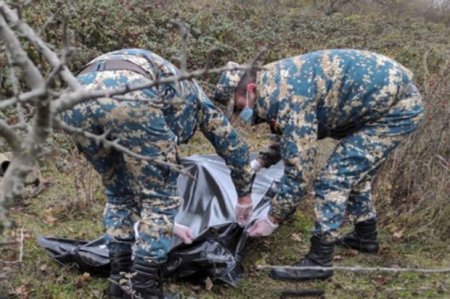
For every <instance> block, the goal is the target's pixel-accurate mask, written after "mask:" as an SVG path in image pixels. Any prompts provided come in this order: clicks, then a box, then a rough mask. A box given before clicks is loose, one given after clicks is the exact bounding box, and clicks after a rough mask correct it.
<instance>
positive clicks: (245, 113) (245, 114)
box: [239, 91, 253, 123]
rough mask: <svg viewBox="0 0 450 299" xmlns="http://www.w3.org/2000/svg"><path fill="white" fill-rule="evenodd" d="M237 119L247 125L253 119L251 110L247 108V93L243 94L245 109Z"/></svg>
mask: <svg viewBox="0 0 450 299" xmlns="http://www.w3.org/2000/svg"><path fill="white" fill-rule="evenodd" d="M239 118H240V119H241V120H242V121H244V122H246V123H249V122H250V121H251V120H252V118H253V109H252V108H250V107H249V106H248V91H247V92H246V93H245V107H244V109H242V111H241V113H239Z"/></svg>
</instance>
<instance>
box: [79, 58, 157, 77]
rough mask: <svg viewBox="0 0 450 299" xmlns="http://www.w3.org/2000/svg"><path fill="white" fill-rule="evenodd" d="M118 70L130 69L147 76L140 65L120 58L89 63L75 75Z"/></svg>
mask: <svg viewBox="0 0 450 299" xmlns="http://www.w3.org/2000/svg"><path fill="white" fill-rule="evenodd" d="M118 70H127V71H132V72H135V73H138V74H141V75H143V76H145V77H149V74H148V72H146V71H145V70H144V69H143V68H142V67H140V66H139V65H137V64H135V63H132V62H129V61H127V60H122V59H110V60H101V61H97V62H94V63H91V64H89V65H87V66H86V67H84V68H83V69H82V70H81V71H79V72H78V73H77V75H83V74H87V73H92V72H101V71H118Z"/></svg>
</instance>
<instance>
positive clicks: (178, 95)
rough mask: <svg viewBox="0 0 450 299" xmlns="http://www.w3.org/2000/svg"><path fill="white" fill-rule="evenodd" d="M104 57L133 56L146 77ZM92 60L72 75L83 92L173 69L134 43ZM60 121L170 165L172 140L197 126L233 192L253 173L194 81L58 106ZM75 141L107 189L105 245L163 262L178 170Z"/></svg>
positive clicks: (243, 189)
mask: <svg viewBox="0 0 450 299" xmlns="http://www.w3.org/2000/svg"><path fill="white" fill-rule="evenodd" d="M108 60H120V61H128V62H132V63H133V64H135V65H136V66H137V67H140V68H141V69H142V70H143V71H145V74H146V75H144V74H142V73H139V72H136V71H132V70H126V69H123V70H122V69H117V70H104V69H103V68H102V65H104V63H105V61H108ZM92 64H96V67H95V70H96V71H92V72H87V73H81V74H80V75H79V76H78V79H79V81H80V82H81V83H82V84H83V85H84V86H85V88H86V89H88V90H92V89H115V88H118V87H123V86H126V85H127V86H135V85H140V84H146V83H150V82H152V80H154V79H157V78H161V79H163V78H165V77H168V76H173V75H178V74H179V70H178V69H177V68H176V67H175V66H174V65H172V64H171V63H169V62H168V61H166V60H164V59H163V58H161V57H159V56H157V55H155V54H154V53H151V52H149V51H145V50H140V49H128V50H119V51H115V52H111V53H107V54H105V55H102V56H100V57H98V58H96V59H94V60H93V61H91V62H90V63H89V64H88V66H89V65H92ZM64 121H65V122H67V123H68V124H70V125H72V126H75V127H78V128H83V129H85V130H87V131H89V132H91V133H94V134H97V135H101V134H107V138H108V139H109V140H118V142H119V144H120V145H122V146H124V147H126V148H128V149H130V150H132V151H133V152H135V153H137V154H140V155H143V156H147V157H152V158H155V159H158V160H160V161H163V162H171V163H177V162H178V158H177V144H180V143H183V142H187V141H188V140H189V139H190V138H191V137H192V136H193V134H194V133H195V130H196V128H197V127H199V128H200V129H201V130H202V132H203V134H204V135H205V136H206V137H207V138H208V139H209V141H210V142H211V143H212V144H213V145H214V147H215V149H216V151H217V153H218V154H219V155H220V156H222V157H223V158H224V159H225V161H226V163H227V165H228V166H229V168H230V169H231V176H232V179H233V182H234V184H235V186H236V189H237V193H238V195H239V196H243V195H247V194H249V193H250V192H251V190H250V189H251V181H252V178H253V172H252V170H251V167H250V164H249V154H248V146H247V145H246V143H244V142H243V140H241V139H240V138H239V136H238V134H237V132H236V131H235V130H234V129H233V128H232V127H231V125H230V123H229V121H228V119H227V118H226V117H225V116H224V115H223V114H222V113H221V111H220V110H219V109H218V108H216V107H215V106H214V105H213V104H212V103H211V102H210V100H209V99H208V97H207V96H206V95H205V94H204V92H203V91H202V89H201V88H200V87H199V86H198V84H197V83H196V82H195V81H192V80H184V81H181V82H178V83H170V84H169V83H167V84H162V85H159V86H157V87H152V88H146V89H142V90H139V91H132V92H128V93H126V94H125V95H123V96H113V97H104V98H99V99H97V100H89V101H86V102H84V103H81V104H79V105H77V106H75V107H74V108H73V109H72V110H69V111H67V112H65V114H64ZM75 140H76V142H77V145H78V147H79V148H80V150H81V152H82V153H83V154H84V155H85V156H86V158H87V159H88V160H89V162H90V163H91V164H92V165H93V166H94V168H95V169H96V171H98V172H99V173H100V174H101V176H102V180H103V184H104V186H105V189H106V195H107V205H106V208H105V214H104V224H105V227H106V235H107V237H108V238H109V249H110V251H115V252H120V251H127V250H130V247H131V244H133V243H134V244H135V245H134V250H133V253H134V255H136V256H142V257H145V258H146V259H147V260H149V261H156V262H160V261H164V259H165V258H166V253H167V252H168V250H169V248H170V245H171V244H170V241H171V236H172V227H173V221H174V217H175V215H176V213H177V210H178V207H179V205H180V198H179V197H178V196H177V193H176V179H177V173H176V172H175V171H174V170H173V169H170V168H169V167H167V166H164V165H161V164H157V163H154V162H149V161H141V160H137V159H135V158H132V157H130V156H128V155H126V154H123V153H121V152H118V151H116V150H114V149H112V148H106V147H103V146H102V145H101V144H98V143H96V142H95V141H94V140H92V139H88V138H85V137H82V136H75ZM133 226H135V227H136V231H137V234H136V236H135V232H134V230H133Z"/></svg>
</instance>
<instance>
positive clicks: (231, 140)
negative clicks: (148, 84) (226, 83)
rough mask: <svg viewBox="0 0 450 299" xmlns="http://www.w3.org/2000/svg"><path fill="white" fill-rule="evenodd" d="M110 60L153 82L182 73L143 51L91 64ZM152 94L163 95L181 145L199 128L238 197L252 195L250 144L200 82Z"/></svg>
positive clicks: (106, 56) (178, 84)
mask: <svg viewBox="0 0 450 299" xmlns="http://www.w3.org/2000/svg"><path fill="white" fill-rule="evenodd" d="M109 59H112V60H127V61H130V62H133V63H134V64H136V65H138V66H140V67H141V68H142V69H143V70H144V71H145V73H147V74H148V78H150V79H153V80H156V79H164V78H167V77H171V76H174V75H175V76H177V75H179V74H180V70H179V69H178V68H176V67H175V66H174V65H173V64H171V63H170V62H168V61H167V60H165V59H163V58H161V57H160V56H158V55H156V54H154V53H152V52H150V51H146V50H142V49H125V50H118V51H114V52H111V53H107V54H104V55H102V56H99V57H97V58H96V59H94V60H93V61H91V62H90V63H89V64H92V63H97V62H99V61H103V60H109ZM152 93H154V94H157V95H159V96H158V97H157V98H158V99H160V100H161V101H159V102H160V103H161V109H162V110H163V112H164V116H165V119H166V122H167V124H168V126H169V127H170V129H171V130H172V131H173V133H174V134H175V135H176V136H177V142H178V144H181V143H185V142H188V141H189V139H190V138H191V137H192V136H193V135H194V133H195V131H196V129H197V128H198V127H199V128H200V129H201V131H202V132H203V134H204V135H205V136H206V138H207V139H208V140H209V141H210V142H211V143H212V145H213V146H214V148H215V150H216V152H217V154H218V155H219V156H221V157H222V158H223V159H224V160H225V162H226V164H227V166H228V167H229V168H230V170H231V178H232V180H233V182H234V185H235V187H236V190H237V193H238V196H243V195H247V194H249V193H250V192H251V184H252V181H253V177H254V172H253V170H252V168H251V166H250V163H249V148H248V145H247V144H246V143H245V142H244V141H243V140H242V138H241V137H240V136H239V135H238V133H237V131H236V130H235V129H234V128H233V127H232V126H231V124H230V122H229V120H228V119H227V118H226V117H225V116H224V114H223V113H222V112H221V110H220V109H219V108H217V107H216V106H214V105H213V104H212V102H211V101H210V100H209V98H208V97H207V96H206V94H205V93H204V92H203V90H202V89H201V88H200V86H199V85H198V83H197V82H196V81H195V80H182V81H179V82H171V83H165V84H160V85H159V86H156V87H153V88H152ZM158 99H155V102H158V101H157V100H158Z"/></svg>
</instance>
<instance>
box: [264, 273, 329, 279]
mask: <svg viewBox="0 0 450 299" xmlns="http://www.w3.org/2000/svg"><path fill="white" fill-rule="evenodd" d="M269 276H270V277H271V278H273V279H276V280H283V281H308V280H327V279H329V278H331V277H332V276H333V273H331V274H330V275H329V276H323V277H305V278H296V277H280V276H276V275H274V274H272V272H269Z"/></svg>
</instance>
